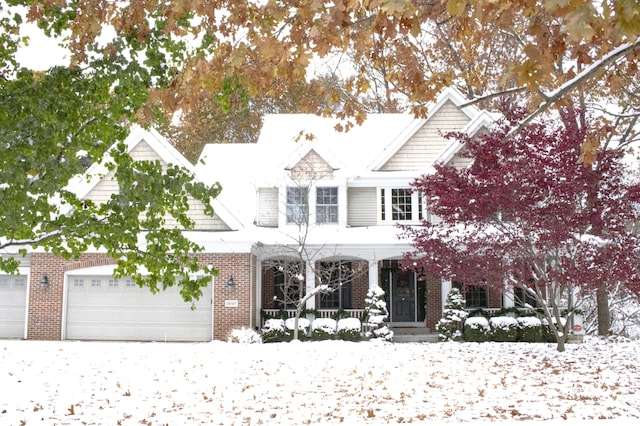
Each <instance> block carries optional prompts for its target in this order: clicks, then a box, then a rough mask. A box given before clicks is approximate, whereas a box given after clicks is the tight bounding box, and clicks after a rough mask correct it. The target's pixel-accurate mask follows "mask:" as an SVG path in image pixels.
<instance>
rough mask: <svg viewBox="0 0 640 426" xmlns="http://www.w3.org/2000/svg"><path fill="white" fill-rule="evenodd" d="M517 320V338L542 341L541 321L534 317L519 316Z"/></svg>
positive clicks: (527, 340) (526, 340) (524, 340)
mask: <svg viewBox="0 0 640 426" xmlns="http://www.w3.org/2000/svg"><path fill="white" fill-rule="evenodd" d="M517 321H518V340H520V341H521V342H540V341H542V328H541V326H542V321H540V319H539V318H536V317H520V318H517Z"/></svg>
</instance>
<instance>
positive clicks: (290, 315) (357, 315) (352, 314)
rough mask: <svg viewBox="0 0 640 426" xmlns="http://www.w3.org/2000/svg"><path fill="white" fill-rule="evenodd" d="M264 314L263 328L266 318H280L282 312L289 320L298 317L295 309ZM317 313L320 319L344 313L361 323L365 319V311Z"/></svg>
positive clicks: (321, 311) (319, 310)
mask: <svg viewBox="0 0 640 426" xmlns="http://www.w3.org/2000/svg"><path fill="white" fill-rule="evenodd" d="M262 312H263V315H262V326H264V321H265V319H266V318H279V317H280V315H281V314H282V312H284V313H285V314H286V316H287V318H293V317H295V316H296V310H295V309H263V310H262ZM316 312H318V313H319V314H320V316H319V317H318V318H333V317H335V315H336V314H337V313H338V312H341V313H344V315H345V316H347V317H349V318H358V319H359V320H361V321H362V318H363V317H364V309H340V310H338V309H318V310H317V311H316Z"/></svg>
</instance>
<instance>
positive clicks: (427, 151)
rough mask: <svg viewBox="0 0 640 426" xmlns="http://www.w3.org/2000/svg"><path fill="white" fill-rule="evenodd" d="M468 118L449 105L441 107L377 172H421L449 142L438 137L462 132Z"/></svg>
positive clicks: (452, 105)
mask: <svg viewBox="0 0 640 426" xmlns="http://www.w3.org/2000/svg"><path fill="white" fill-rule="evenodd" d="M468 122H469V118H468V117H467V116H466V115H465V114H464V113H463V112H462V111H460V110H458V108H457V107H456V106H455V105H454V104H453V103H452V102H447V103H446V104H444V105H443V106H442V107H441V108H440V109H439V110H438V111H437V112H436V113H435V114H434V115H433V116H432V117H431V118H430V119H429V120H428V121H427V122H426V123H425V124H424V126H423V127H422V128H421V129H419V130H418V131H417V132H416V133H415V134H414V135H413V136H412V137H411V138H410V139H409V140H408V141H407V142H406V143H405V144H404V145H403V146H402V147H401V148H400V149H399V150H398V152H396V154H395V155H394V156H393V157H392V158H391V159H390V160H389V161H387V163H386V164H385V165H384V166H382V168H381V169H380V170H384V171H393V170H424V169H425V168H426V167H428V166H430V165H431V164H432V163H433V161H434V160H435V159H436V158H437V157H438V155H440V154H441V153H442V151H443V150H444V149H445V147H446V146H448V145H449V144H450V143H451V141H450V140H447V139H445V138H444V137H443V136H442V134H446V133H447V132H451V131H456V130H460V129H462V128H463V127H464V126H465V125H466V124H467V123H468Z"/></svg>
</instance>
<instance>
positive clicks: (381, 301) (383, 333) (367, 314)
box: [364, 286, 393, 340]
mask: <svg viewBox="0 0 640 426" xmlns="http://www.w3.org/2000/svg"><path fill="white" fill-rule="evenodd" d="M364 303H365V306H364V318H365V324H364V326H365V329H366V330H367V331H366V336H367V337H373V338H375V339H383V340H391V339H393V331H391V330H390V329H389V327H387V325H386V324H385V321H387V320H388V319H389V310H388V309H387V301H386V300H385V298H384V290H383V289H382V288H380V287H378V286H376V287H371V288H370V289H369V290H368V291H367V296H366V297H365V299H364Z"/></svg>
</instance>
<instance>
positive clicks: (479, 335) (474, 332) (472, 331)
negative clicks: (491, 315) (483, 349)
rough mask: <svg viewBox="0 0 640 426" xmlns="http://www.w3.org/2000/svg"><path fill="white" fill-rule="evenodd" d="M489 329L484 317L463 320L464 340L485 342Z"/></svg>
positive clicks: (487, 338)
mask: <svg viewBox="0 0 640 426" xmlns="http://www.w3.org/2000/svg"><path fill="white" fill-rule="evenodd" d="M490 331H491V329H490V327H489V321H488V320H487V319H486V318H485V317H471V318H467V320H466V321H465V322H464V340H466V341H467V342H486V341H487V340H489V333H490Z"/></svg>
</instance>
